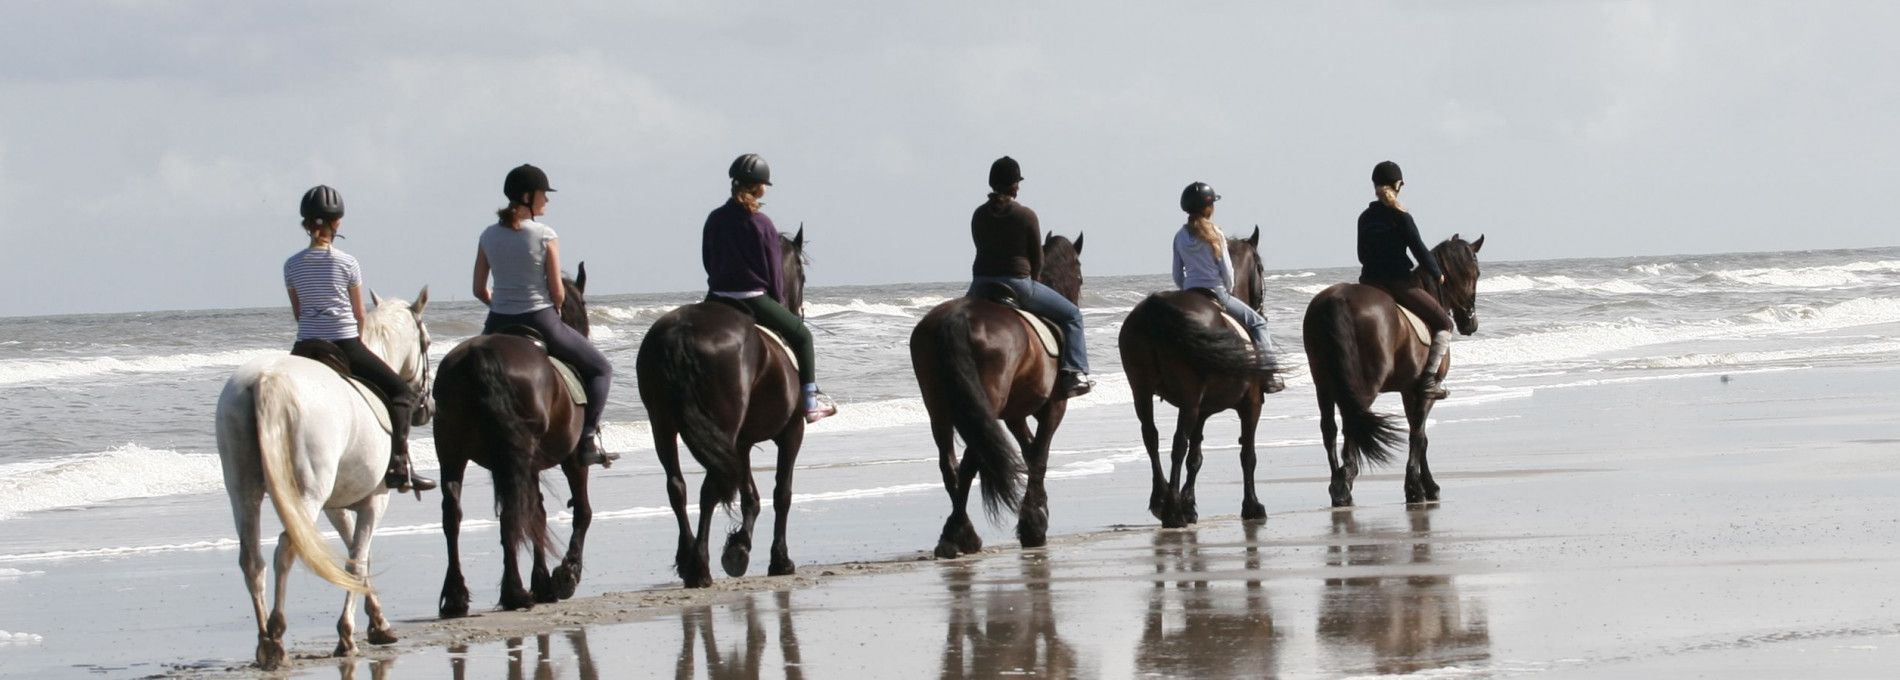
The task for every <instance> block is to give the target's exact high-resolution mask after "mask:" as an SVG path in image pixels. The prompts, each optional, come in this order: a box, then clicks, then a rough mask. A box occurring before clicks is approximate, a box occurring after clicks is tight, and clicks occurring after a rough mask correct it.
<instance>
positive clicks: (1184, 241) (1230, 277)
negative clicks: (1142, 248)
mask: <svg viewBox="0 0 1900 680" xmlns="http://www.w3.org/2000/svg"><path fill="white" fill-rule="evenodd" d="M1218 200H1220V194H1217V193H1214V187H1211V186H1208V185H1207V184H1206V183H1203V182H1195V183H1193V184H1189V185H1188V187H1187V189H1185V190H1183V191H1182V192H1181V211H1182V212H1185V213H1187V214H1188V221H1187V224H1184V225H1181V230H1180V231H1177V232H1175V234H1174V266H1173V267H1170V268H1169V269H1168V272H1169V273H1170V274H1173V276H1174V285H1175V287H1176V288H1180V289H1182V290H1187V289H1190V288H1200V289H1203V290H1206V291H1208V292H1211V293H1213V294H1214V299H1215V300H1217V301H1219V302H1220V305H1221V308H1222V309H1225V310H1227V313H1228V314H1231V315H1233V317H1234V318H1235V319H1238V320H1240V324H1241V325H1242V326H1246V327H1247V335H1248V336H1250V337H1252V338H1253V346H1254V351H1255V352H1256V353H1257V356H1258V359H1257V361H1258V362H1259V364H1258V366H1259V368H1260V370H1261V371H1262V372H1265V373H1266V374H1267V375H1268V376H1269V377H1268V379H1267V381H1266V383H1265V384H1264V385H1263V386H1264V388H1265V389H1266V391H1267V392H1268V393H1269V394H1271V393H1273V392H1278V391H1280V390H1282V389H1285V388H1286V385H1285V383H1284V382H1282V381H1281V380H1280V378H1279V377H1278V376H1275V375H1273V374H1272V372H1271V371H1272V369H1273V357H1272V352H1273V338H1272V337H1271V336H1269V335H1268V334H1267V319H1266V317H1263V316H1261V315H1260V313H1259V312H1255V311H1254V310H1253V308H1252V307H1249V306H1247V303H1245V302H1242V301H1241V300H1240V298H1237V297H1234V295H1233V289H1234V265H1233V262H1232V261H1230V260H1229V259H1228V257H1227V235H1226V234H1225V233H1222V232H1221V228H1220V225H1217V224H1214V202H1215V201H1218Z"/></svg>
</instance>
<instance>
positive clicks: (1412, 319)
mask: <svg viewBox="0 0 1900 680" xmlns="http://www.w3.org/2000/svg"><path fill="white" fill-rule="evenodd" d="M1399 315H1400V316H1402V317H1404V318H1405V321H1406V323H1407V324H1408V325H1409V326H1410V327H1411V329H1412V339H1413V340H1416V341H1418V344H1421V345H1425V346H1427V347H1430V346H1431V344H1432V330H1431V329H1429V328H1426V327H1425V320H1424V319H1420V318H1418V315H1417V314H1413V313H1412V310H1409V309H1406V308H1404V307H1400V308H1399Z"/></svg>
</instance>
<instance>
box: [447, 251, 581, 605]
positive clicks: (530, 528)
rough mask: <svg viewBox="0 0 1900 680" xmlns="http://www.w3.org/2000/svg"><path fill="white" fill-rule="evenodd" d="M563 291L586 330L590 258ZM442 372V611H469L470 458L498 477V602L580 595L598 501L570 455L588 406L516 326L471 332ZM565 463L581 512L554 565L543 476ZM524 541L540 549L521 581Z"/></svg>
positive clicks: (566, 312) (576, 322) (568, 315)
mask: <svg viewBox="0 0 1900 680" xmlns="http://www.w3.org/2000/svg"><path fill="white" fill-rule="evenodd" d="M561 285H562V287H563V288H564V289H565V290H566V298H565V299H564V300H563V301H562V304H561V312H560V313H561V321H562V322H563V323H566V324H567V325H568V326H570V327H572V328H573V329H574V330H577V331H580V333H581V335H587V334H588V323H587V301H586V298H585V295H586V292H587V263H585V262H582V263H581V264H580V266H579V267H578V268H577V273H576V274H575V276H574V278H572V279H569V278H562V279H561ZM437 373H438V375H437V376H436V381H435V400H436V417H435V449H436V458H437V459H438V460H440V461H441V464H442V534H443V535H444V536H445V537H446V538H447V540H448V551H449V564H448V573H447V574H446V575H445V576H444V577H443V579H442V595H441V598H440V599H438V600H437V603H436V604H437V614H439V615H440V616H441V617H442V618H445V619H446V618H456V617H461V616H467V615H468V601H469V592H468V584H467V582H466V581H465V580H464V579H463V577H462V551H461V531H462V475H463V473H464V472H466V471H467V469H468V464H469V463H471V462H473V463H475V464H476V465H480V466H482V467H485V468H488V471H489V472H490V473H491V474H492V475H493V476H494V480H495V505H496V507H497V509H498V511H499V514H500V515H501V546H502V557H501V559H502V574H501V607H502V608H503V609H508V610H515V609H529V608H532V607H533V606H534V604H535V603H537V602H540V603H548V602H555V601H559V600H565V599H567V598H569V597H573V596H574V589H575V588H576V587H578V586H579V585H580V582H581V552H582V547H583V546H584V545H585V544H586V541H587V527H588V526H589V525H590V524H592V523H593V517H594V511H593V506H592V505H591V504H590V503H589V502H588V498H587V466H586V465H584V464H582V463H581V461H580V457H579V456H575V455H573V453H574V447H575V445H576V444H578V443H579V442H580V433H581V420H582V409H583V406H582V405H580V404H576V403H574V401H573V398H572V397H570V396H569V392H568V388H567V385H566V384H565V382H564V381H563V379H562V378H561V376H560V375H559V374H557V373H556V372H555V369H554V366H553V365H552V364H550V363H548V353H547V350H546V349H545V348H544V347H543V346H542V345H541V343H540V342H538V341H537V340H535V339H532V338H530V337H527V336H524V335H517V334H513V333H506V332H502V333H491V334H486V335H478V336H475V337H473V338H469V339H468V340H467V341H465V342H463V343H462V344H460V345H456V346H455V349H452V350H449V353H448V355H447V356H444V357H442V366H441V369H440V370H439V371H437ZM556 465H559V466H560V467H561V473H562V474H563V475H565V476H566V477H567V488H568V493H569V496H570V500H569V501H568V507H570V508H571V509H572V510H573V513H574V518H573V519H574V529H573V535H572V536H570V537H569V538H568V544H567V553H566V555H564V556H562V558H561V563H560V565H559V566H557V567H555V568H554V570H553V572H552V573H550V572H549V571H548V565H547V561H548V557H549V556H550V555H552V554H553V553H554V552H555V549H556V548H555V545H554V535H553V534H552V533H551V532H550V531H549V529H548V517H547V510H546V508H544V507H543V506H542V499H541V487H540V485H539V483H538V482H539V479H540V475H541V471H542V470H546V469H548V468H551V467H554V466H556ZM523 545H526V546H527V548H528V549H529V550H530V551H531V552H532V553H533V554H534V564H533V567H532V569H533V571H532V574H531V575H530V576H529V578H530V581H529V585H530V587H531V588H532V591H530V590H529V589H524V588H523V587H522V585H521V575H520V573H519V570H518V569H517V566H518V562H517V555H516V553H517V552H518V551H519V550H520V548H521V547H522V546H523Z"/></svg>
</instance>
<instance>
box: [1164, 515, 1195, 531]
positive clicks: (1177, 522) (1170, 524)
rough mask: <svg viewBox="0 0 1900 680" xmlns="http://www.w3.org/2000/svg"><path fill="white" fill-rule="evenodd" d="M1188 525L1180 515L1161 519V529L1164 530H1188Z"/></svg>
mask: <svg viewBox="0 0 1900 680" xmlns="http://www.w3.org/2000/svg"><path fill="white" fill-rule="evenodd" d="M1187 525H1188V523H1187V521H1186V520H1183V519H1182V518H1181V516H1180V515H1174V516H1171V517H1164V518H1162V519H1161V528H1163V529H1182V528H1186V527H1187Z"/></svg>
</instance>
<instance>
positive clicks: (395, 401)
mask: <svg viewBox="0 0 1900 680" xmlns="http://www.w3.org/2000/svg"><path fill="white" fill-rule="evenodd" d="M335 344H336V346H337V348H338V349H341V350H343V355H344V356H346V357H349V359H350V373H352V374H354V375H356V377H358V378H362V379H363V381H364V382H368V383H369V384H371V385H375V386H376V389H379V390H382V392H383V395H384V396H385V397H386V398H387V399H388V405H389V470H388V471H387V472H386V473H385V474H384V475H383V481H384V483H385V484H386V485H388V486H389V488H391V489H398V490H403V491H407V490H409V489H410V488H415V489H420V490H423V491H428V490H430V489H433V488H435V480H432V479H429V478H427V477H423V476H421V475H415V474H411V472H410V469H409V419H410V415H411V414H412V413H414V411H415V408H416V393H415V391H414V390H411V389H409V383H408V382H406V381H404V380H403V379H402V376H400V375H396V372H395V371H392V370H390V369H389V364H386V363H383V360H382V359H379V358H377V357H376V355H375V353H372V352H370V351H369V348H368V347H365V346H363V342H362V340H359V339H357V338H350V339H347V340H337V341H335ZM425 361H426V359H425Z"/></svg>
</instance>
